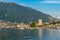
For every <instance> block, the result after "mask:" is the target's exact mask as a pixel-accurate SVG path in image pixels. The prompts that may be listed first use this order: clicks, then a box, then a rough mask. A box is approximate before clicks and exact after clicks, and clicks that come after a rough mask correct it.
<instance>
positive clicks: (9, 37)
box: [0, 28, 60, 40]
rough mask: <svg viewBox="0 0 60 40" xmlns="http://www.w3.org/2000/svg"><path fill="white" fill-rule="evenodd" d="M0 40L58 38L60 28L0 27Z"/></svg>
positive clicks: (59, 38) (48, 39)
mask: <svg viewBox="0 0 60 40" xmlns="http://www.w3.org/2000/svg"><path fill="white" fill-rule="evenodd" d="M0 40H60V29H42V28H40V29H11V28H9V29H8V28H3V29H0Z"/></svg>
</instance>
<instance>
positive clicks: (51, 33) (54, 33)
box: [42, 29, 60, 40]
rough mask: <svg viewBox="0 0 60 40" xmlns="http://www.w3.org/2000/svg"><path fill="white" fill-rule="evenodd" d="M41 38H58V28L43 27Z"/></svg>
mask: <svg viewBox="0 0 60 40" xmlns="http://www.w3.org/2000/svg"><path fill="white" fill-rule="evenodd" d="M42 40H60V30H59V29H43V30H42Z"/></svg>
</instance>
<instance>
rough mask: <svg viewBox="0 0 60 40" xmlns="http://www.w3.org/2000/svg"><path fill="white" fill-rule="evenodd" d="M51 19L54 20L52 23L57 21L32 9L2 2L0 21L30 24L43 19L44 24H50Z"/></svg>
mask: <svg viewBox="0 0 60 40" xmlns="http://www.w3.org/2000/svg"><path fill="white" fill-rule="evenodd" d="M49 17H50V18H49ZM51 18H52V19H53V20H52V21H55V20H57V19H56V18H54V17H52V16H50V15H47V14H44V13H43V12H40V11H37V10H35V9H33V8H30V7H24V6H22V5H18V4H16V3H12V2H11V3H4V2H0V20H5V21H11V22H19V23H20V22H24V23H29V22H32V21H34V22H38V20H39V19H42V20H43V22H47V21H48V22H50V21H51Z"/></svg>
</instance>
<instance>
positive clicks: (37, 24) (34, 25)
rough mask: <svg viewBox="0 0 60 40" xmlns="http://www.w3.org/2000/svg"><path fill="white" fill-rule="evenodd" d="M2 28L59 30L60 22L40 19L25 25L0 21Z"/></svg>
mask: <svg viewBox="0 0 60 40" xmlns="http://www.w3.org/2000/svg"><path fill="white" fill-rule="evenodd" d="M0 28H12V29H13V28H18V29H30V28H31V29H33V28H52V29H59V28H60V21H58V20H56V21H55V22H45V23H43V22H42V19H39V20H38V22H30V23H29V24H25V23H16V22H14V23H12V22H9V21H6V22H4V21H3V20H0Z"/></svg>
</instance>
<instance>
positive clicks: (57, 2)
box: [39, 1, 60, 3]
mask: <svg viewBox="0 0 60 40" xmlns="http://www.w3.org/2000/svg"><path fill="white" fill-rule="evenodd" d="M39 3H60V1H41V2H39Z"/></svg>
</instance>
